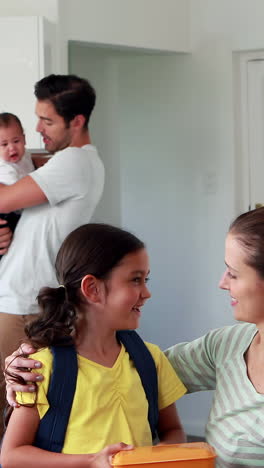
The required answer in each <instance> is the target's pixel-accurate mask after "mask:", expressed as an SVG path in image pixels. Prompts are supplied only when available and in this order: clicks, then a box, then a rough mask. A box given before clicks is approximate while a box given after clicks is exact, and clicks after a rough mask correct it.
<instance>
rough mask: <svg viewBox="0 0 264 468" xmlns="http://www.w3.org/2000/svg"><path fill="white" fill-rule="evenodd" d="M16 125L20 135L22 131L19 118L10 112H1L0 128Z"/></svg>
mask: <svg viewBox="0 0 264 468" xmlns="http://www.w3.org/2000/svg"><path fill="white" fill-rule="evenodd" d="M14 123H15V124H17V125H18V126H19V127H20V130H21V132H22V133H24V129H23V127H22V124H21V122H20V120H19V118H18V117H17V116H16V115H15V114H11V113H10V112H2V113H0V127H5V128H7V127H10V126H11V125H13V124H14Z"/></svg>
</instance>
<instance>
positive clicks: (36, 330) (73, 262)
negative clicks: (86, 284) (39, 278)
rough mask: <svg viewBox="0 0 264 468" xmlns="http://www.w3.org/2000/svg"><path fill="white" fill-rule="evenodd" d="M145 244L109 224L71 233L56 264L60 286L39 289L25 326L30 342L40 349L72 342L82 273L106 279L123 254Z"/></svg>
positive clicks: (85, 226) (88, 225)
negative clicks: (35, 308)
mask: <svg viewBox="0 0 264 468" xmlns="http://www.w3.org/2000/svg"><path fill="white" fill-rule="evenodd" d="M144 247H145V245H144V243H143V242H142V241H141V240H139V239H138V238H137V237H136V236H134V235H133V234H131V233H130V232H128V231H125V230H123V229H120V228H118V227H115V226H110V225H108V224H85V225H83V226H80V227H79V228H77V229H75V230H74V231H73V232H71V233H70V234H69V235H68V236H67V237H66V239H65V240H64V242H63V244H62V246H61V248H60V250H59V252H58V255H57V259H56V263H55V269H56V275H57V279H58V283H59V285H60V286H59V287H57V288H51V287H45V288H42V289H41V290H40V292H39V295H38V298H37V300H38V304H39V307H40V313H39V314H38V316H37V318H36V320H34V321H33V322H31V323H30V324H29V325H28V326H27V327H26V328H25V332H26V335H27V337H28V339H29V341H30V343H31V344H32V345H33V346H34V347H35V348H42V347H47V346H52V345H55V344H60V343H67V342H71V341H72V336H74V334H75V333H76V331H77V330H76V328H77V327H76V320H77V318H78V314H79V313H80V311H81V308H82V305H83V302H82V295H81V294H80V287H81V282H82V279H83V278H84V276H86V275H88V274H90V275H94V276H95V277H96V278H98V279H107V278H108V277H109V275H110V274H111V272H112V270H113V268H115V267H116V266H117V265H119V263H120V262H121V261H122V259H123V257H124V256H125V255H127V254H129V253H133V252H136V251H138V250H141V249H143V248H144Z"/></svg>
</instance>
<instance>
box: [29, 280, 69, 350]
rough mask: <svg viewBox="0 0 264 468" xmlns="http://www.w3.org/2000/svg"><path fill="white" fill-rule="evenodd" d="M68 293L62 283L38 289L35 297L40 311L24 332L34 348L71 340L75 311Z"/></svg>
mask: <svg viewBox="0 0 264 468" xmlns="http://www.w3.org/2000/svg"><path fill="white" fill-rule="evenodd" d="M69 293H70V291H69V292H68V291H67V288H66V286H64V285H60V286H59V287H58V288H50V287H45V288H42V289H41V290H40V292H39V295H38V297H37V301H38V305H39V307H40V313H39V314H38V316H37V318H36V319H35V320H33V321H32V322H30V324H28V325H27V326H26V328H25V333H26V335H27V337H28V338H29V340H30V343H31V344H32V345H33V346H34V347H35V348H42V347H47V346H52V345H55V344H66V343H67V341H68V342H69V343H71V342H72V338H71V336H72V333H73V331H74V329H75V321H76V316H77V313H76V306H75V305H74V303H73V302H72V301H70V297H69V296H70V294H69ZM74 302H75V303H76V301H74Z"/></svg>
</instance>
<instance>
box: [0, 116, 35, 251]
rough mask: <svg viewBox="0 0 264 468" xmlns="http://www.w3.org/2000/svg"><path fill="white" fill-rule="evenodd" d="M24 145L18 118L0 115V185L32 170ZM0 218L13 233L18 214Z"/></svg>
mask: <svg viewBox="0 0 264 468" xmlns="http://www.w3.org/2000/svg"><path fill="white" fill-rule="evenodd" d="M25 143H26V141H25V135H24V130H23V127H22V125H21V122H20V120H19V118H18V117H17V116H16V115H14V114H10V113H9V112H3V113H0V184H5V185H11V184H14V183H15V182H17V181H18V180H19V179H21V178H22V177H24V176H26V175H27V174H28V173H29V172H32V171H33V170H34V166H33V163H32V159H31V155H30V154H29V153H28V152H27V151H26V149H25ZM0 218H1V219H6V220H7V222H8V226H9V227H10V229H11V230H12V231H14V230H15V227H16V224H17V222H18V220H19V218H20V213H19V212H12V213H8V214H1V213H0ZM0 227H1V226H0ZM2 227H4V225H3V226H2ZM0 259H1V256H0Z"/></svg>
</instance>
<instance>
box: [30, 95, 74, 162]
mask: <svg viewBox="0 0 264 468" xmlns="http://www.w3.org/2000/svg"><path fill="white" fill-rule="evenodd" d="M35 112H36V115H37V117H38V123H37V127H36V130H37V132H39V133H40V134H41V136H42V137H43V142H44V145H45V149H46V150H47V151H48V152H49V153H51V154H53V153H56V152H57V151H60V150H63V149H64V148H67V147H68V146H70V145H71V141H72V130H71V124H70V125H69V127H67V125H66V123H65V121H64V119H63V118H62V117H61V116H60V115H59V114H57V112H56V110H55V107H54V106H53V104H52V103H51V102H50V101H49V100H48V99H46V100H43V101H37V103H36V109H35Z"/></svg>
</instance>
